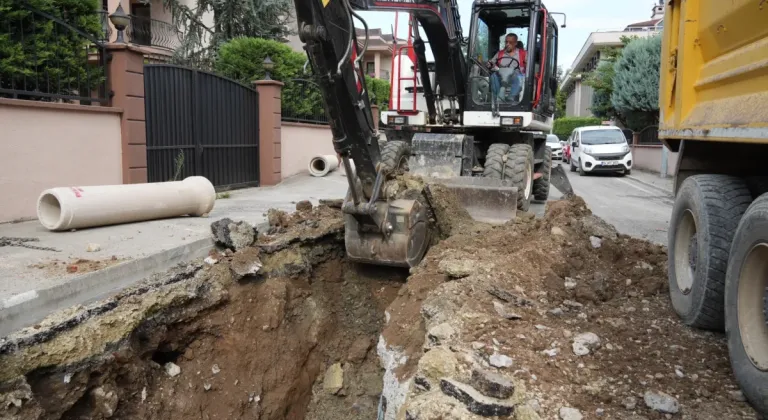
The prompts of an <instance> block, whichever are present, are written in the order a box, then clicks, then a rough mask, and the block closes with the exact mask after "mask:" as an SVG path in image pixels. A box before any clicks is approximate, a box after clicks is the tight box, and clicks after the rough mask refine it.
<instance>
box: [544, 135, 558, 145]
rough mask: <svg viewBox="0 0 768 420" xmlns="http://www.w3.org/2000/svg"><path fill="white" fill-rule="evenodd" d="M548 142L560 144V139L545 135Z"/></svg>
mask: <svg viewBox="0 0 768 420" xmlns="http://www.w3.org/2000/svg"><path fill="white" fill-rule="evenodd" d="M547 143H548V144H560V139H559V138H557V137H556V136H555V137H547Z"/></svg>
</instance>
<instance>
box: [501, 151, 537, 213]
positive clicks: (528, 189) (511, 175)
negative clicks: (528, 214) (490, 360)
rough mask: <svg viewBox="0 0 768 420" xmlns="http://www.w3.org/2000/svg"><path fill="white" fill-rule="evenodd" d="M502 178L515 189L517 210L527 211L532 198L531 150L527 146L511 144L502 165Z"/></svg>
mask: <svg viewBox="0 0 768 420" xmlns="http://www.w3.org/2000/svg"><path fill="white" fill-rule="evenodd" d="M504 177H505V178H507V179H510V180H512V186H515V187H517V209H518V210H520V211H528V209H529V208H530V207H531V197H532V196H533V193H532V192H533V148H531V146H529V145H527V144H513V145H512V146H511V147H510V148H509V153H507V161H506V163H505V164H504Z"/></svg>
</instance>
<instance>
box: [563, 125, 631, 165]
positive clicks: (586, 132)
mask: <svg viewBox="0 0 768 420" xmlns="http://www.w3.org/2000/svg"><path fill="white" fill-rule="evenodd" d="M568 141H569V143H570V145H571V152H570V154H571V159H570V164H571V172H576V171H577V170H578V171H579V174H580V175H585V174H587V173H591V172H617V173H621V174H624V175H629V174H630V173H631V172H632V150H631V149H630V148H629V145H628V144H627V139H626V137H624V133H623V132H622V131H621V129H620V128H618V127H615V126H590V127H580V128H577V129H575V130H573V133H571V137H570V139H569V140H568Z"/></svg>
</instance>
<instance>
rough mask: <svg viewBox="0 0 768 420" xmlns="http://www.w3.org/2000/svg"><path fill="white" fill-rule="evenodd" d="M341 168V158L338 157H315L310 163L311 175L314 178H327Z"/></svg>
mask: <svg viewBox="0 0 768 420" xmlns="http://www.w3.org/2000/svg"><path fill="white" fill-rule="evenodd" d="M338 167H339V158H338V156H336V155H320V156H315V157H313V158H312V159H311V160H310V161H309V174H310V175H312V176H318V177H319V176H326V175H328V174H329V173H330V172H331V171H334V170H336V168H338Z"/></svg>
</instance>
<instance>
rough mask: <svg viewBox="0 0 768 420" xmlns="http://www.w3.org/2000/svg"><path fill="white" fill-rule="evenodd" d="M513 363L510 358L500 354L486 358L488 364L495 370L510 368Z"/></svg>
mask: <svg viewBox="0 0 768 420" xmlns="http://www.w3.org/2000/svg"><path fill="white" fill-rule="evenodd" d="M513 362H514V361H513V360H512V358H511V357H509V356H507V355H504V354H501V353H493V354H492V355H491V357H489V358H488V363H490V364H491V366H493V367H497V368H507V367H510V366H512V363H513Z"/></svg>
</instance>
